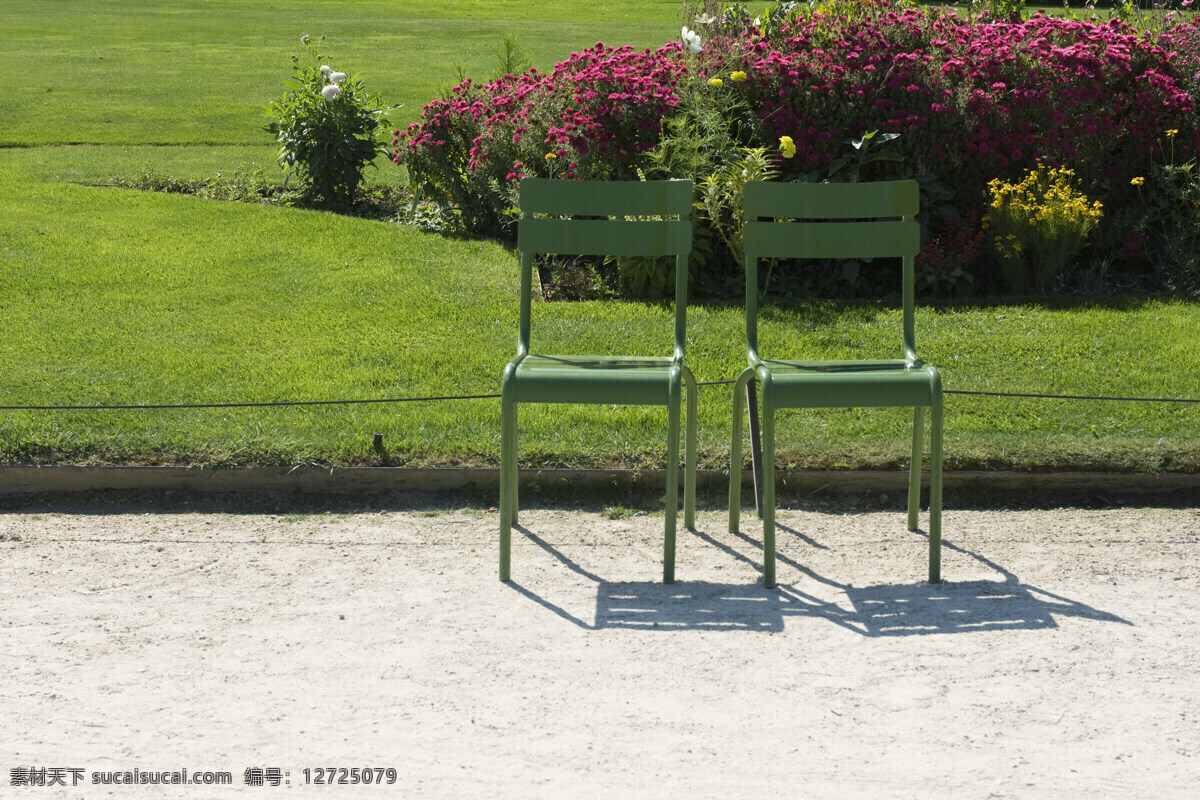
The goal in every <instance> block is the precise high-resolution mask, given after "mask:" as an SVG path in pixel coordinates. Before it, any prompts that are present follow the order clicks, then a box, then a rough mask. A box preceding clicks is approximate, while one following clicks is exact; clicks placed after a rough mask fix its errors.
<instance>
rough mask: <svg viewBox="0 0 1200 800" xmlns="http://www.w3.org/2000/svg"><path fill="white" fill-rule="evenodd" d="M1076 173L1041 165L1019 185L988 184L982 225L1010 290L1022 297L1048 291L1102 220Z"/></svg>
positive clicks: (1098, 207) (1063, 168) (1098, 204)
mask: <svg viewBox="0 0 1200 800" xmlns="http://www.w3.org/2000/svg"><path fill="white" fill-rule="evenodd" d="M1074 177H1075V173H1074V172H1073V171H1072V170H1069V169H1066V168H1065V167H1060V168H1058V169H1050V170H1047V169H1046V167H1045V166H1044V165H1043V164H1038V166H1037V168H1036V169H1032V170H1029V172H1028V173H1027V174H1026V176H1025V179H1024V180H1023V181H1021V182H1020V183H1018V184H1009V183H1004V182H1003V181H1001V180H999V179H997V180H993V181H992V182H991V183H990V184H988V188H989V190H990V192H991V200H990V202H989V204H988V212H987V215H986V216H985V217H984V224H985V225H986V226H987V227H988V228H989V229H990V230H991V242H992V246H993V248H994V250H995V253H996V257H997V259H998V260H999V261H1000V264H1001V266H1002V267H1003V269H1004V275H1005V277H1006V278H1007V280H1008V283H1009V285H1010V286H1011V287H1012V288H1013V289H1015V290H1016V291H1018V292H1027V291H1029V290H1030V289H1034V290H1036V291H1039V292H1045V291H1048V290H1050V289H1052V288H1054V282H1055V280H1056V279H1057V278H1058V276H1059V274H1060V273H1061V272H1062V270H1063V268H1064V267H1065V266H1066V265H1067V263H1068V262H1069V261H1071V260H1072V259H1073V258H1075V257H1076V256H1077V255H1079V252H1080V251H1081V250H1082V249H1083V247H1084V245H1085V244H1087V237H1088V234H1089V233H1091V231H1092V229H1093V228H1095V227H1096V225H1097V223H1098V222H1099V221H1100V218H1101V217H1102V216H1103V215H1104V212H1103V207H1102V206H1101V204H1100V203H1099V202H1094V203H1091V204H1089V203H1088V198H1087V196H1086V195H1084V194H1083V193H1081V192H1080V191H1078V190H1077V189H1076V188H1075V186H1074V185H1073V184H1074V182H1075V181H1074Z"/></svg>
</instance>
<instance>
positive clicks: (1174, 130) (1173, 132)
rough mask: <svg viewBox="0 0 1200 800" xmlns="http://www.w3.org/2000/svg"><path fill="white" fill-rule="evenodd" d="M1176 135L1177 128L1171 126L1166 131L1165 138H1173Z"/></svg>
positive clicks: (1177, 132)
mask: <svg viewBox="0 0 1200 800" xmlns="http://www.w3.org/2000/svg"><path fill="white" fill-rule="evenodd" d="M1178 135H1179V129H1178V128H1171V130H1169V131H1167V138H1168V139H1174V138H1175V137H1176V136H1178Z"/></svg>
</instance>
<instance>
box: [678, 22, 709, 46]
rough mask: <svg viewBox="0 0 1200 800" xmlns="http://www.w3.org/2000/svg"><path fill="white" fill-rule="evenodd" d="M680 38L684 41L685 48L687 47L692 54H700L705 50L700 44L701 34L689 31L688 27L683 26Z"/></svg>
mask: <svg viewBox="0 0 1200 800" xmlns="http://www.w3.org/2000/svg"><path fill="white" fill-rule="evenodd" d="M680 36H681V37H682V39H683V44H684V46H685V47H687V49H688V50H689V51H690V52H692V53H699V52H700V51H701V50H703V49H704V48H703V47H702V46H701V44H700V34H698V33H696V32H695V31H690V30H688V28H687V26H686V25H684V26H683V30H682V31H681V32H680Z"/></svg>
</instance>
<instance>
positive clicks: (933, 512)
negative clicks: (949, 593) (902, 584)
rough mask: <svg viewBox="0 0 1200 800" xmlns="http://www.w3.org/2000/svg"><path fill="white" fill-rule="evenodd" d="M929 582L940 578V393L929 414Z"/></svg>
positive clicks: (935, 398) (938, 581)
mask: <svg viewBox="0 0 1200 800" xmlns="http://www.w3.org/2000/svg"><path fill="white" fill-rule="evenodd" d="M929 427H930V439H931V440H932V441H931V444H930V453H929V582H930V583H940V582H941V580H942V395H941V392H938V393H937V394H935V395H934V398H933V411H932V413H931V414H930V416H929Z"/></svg>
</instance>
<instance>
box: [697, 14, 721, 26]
mask: <svg viewBox="0 0 1200 800" xmlns="http://www.w3.org/2000/svg"><path fill="white" fill-rule="evenodd" d="M716 21H717V18H716V17H714V16H713V15H712V14H701V15H700V16H698V17H696V22H698V23H700V24H701V25H712V24H713V23H714V22H716Z"/></svg>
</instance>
